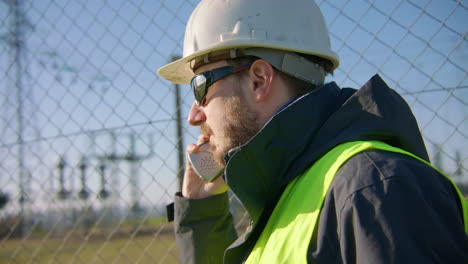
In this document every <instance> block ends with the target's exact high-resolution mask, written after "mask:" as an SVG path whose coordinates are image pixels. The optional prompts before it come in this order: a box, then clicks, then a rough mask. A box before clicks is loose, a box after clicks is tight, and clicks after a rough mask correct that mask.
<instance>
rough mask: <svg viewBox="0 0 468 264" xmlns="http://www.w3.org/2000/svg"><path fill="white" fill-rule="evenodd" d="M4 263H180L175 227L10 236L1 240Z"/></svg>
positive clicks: (0, 259)
mask: <svg viewBox="0 0 468 264" xmlns="http://www.w3.org/2000/svg"><path fill="white" fill-rule="evenodd" d="M0 263H2V264H3V263H86V264H88V263H96V264H98V263H103V264H110V263H169V264H170V263H178V253H177V248H176V244H175V239H174V235H173V232H172V229H171V228H167V230H162V231H160V232H159V233H155V232H148V233H145V232H142V233H140V234H137V235H130V234H126V235H125V234H113V235H112V236H109V235H101V236H99V235H94V236H88V237H80V236H76V235H72V236H68V237H67V238H47V239H44V238H39V237H38V238H28V239H27V240H21V239H9V240H4V241H2V242H1V243H0Z"/></svg>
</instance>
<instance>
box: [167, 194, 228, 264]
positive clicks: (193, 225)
mask: <svg viewBox="0 0 468 264" xmlns="http://www.w3.org/2000/svg"><path fill="white" fill-rule="evenodd" d="M174 209H175V212H174V213H175V215H174V224H175V234H176V241H177V246H178V249H179V255H180V259H181V263H208V264H209V263H222V262H223V256H224V251H225V249H226V248H227V247H228V246H229V245H230V244H231V243H232V242H233V241H234V240H235V239H236V238H237V234H236V231H235V228H234V225H233V220H232V215H231V213H230V211H229V198H228V194H227V192H226V193H223V194H220V195H215V196H212V197H208V198H204V199H186V198H184V197H182V196H181V195H180V194H176V197H175V201H174Z"/></svg>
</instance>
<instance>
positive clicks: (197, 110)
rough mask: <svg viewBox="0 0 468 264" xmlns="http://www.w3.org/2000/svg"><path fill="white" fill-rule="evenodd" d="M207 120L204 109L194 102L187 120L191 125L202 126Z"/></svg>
mask: <svg viewBox="0 0 468 264" xmlns="http://www.w3.org/2000/svg"><path fill="white" fill-rule="evenodd" d="M205 121H206V114H205V112H204V111H203V109H202V108H201V107H200V106H198V105H197V103H195V102H193V104H192V107H191V108H190V112H189V115H188V119H187V122H188V123H189V125H191V126H201V125H202V124H203V123H205Z"/></svg>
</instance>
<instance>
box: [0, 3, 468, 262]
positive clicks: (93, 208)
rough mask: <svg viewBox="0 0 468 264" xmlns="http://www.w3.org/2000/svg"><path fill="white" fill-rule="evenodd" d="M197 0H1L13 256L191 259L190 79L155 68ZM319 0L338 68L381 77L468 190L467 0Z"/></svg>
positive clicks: (0, 179)
mask: <svg viewBox="0 0 468 264" xmlns="http://www.w3.org/2000/svg"><path fill="white" fill-rule="evenodd" d="M198 2H199V1H197V0H132V1H128V0H115V1H106V0H99V1H98V0H96V1H87V0H73V1H71V0H70V1H50V0H49V1H46V0H37V1H36V0H34V1H32V0H0V74H1V78H0V100H1V111H2V113H1V115H0V116H1V119H0V129H1V137H0V160H1V163H0V207H1V209H0V262H2V263H8V262H11V263H110V262H112V263H177V262H178V257H177V255H178V254H177V248H176V244H175V241H174V237H173V229H172V224H169V223H166V221H165V205H166V204H167V203H169V202H171V200H172V199H173V194H174V193H175V192H176V191H177V189H178V188H179V184H180V183H179V182H178V180H177V178H178V177H177V175H179V174H180V171H181V170H180V169H179V168H180V149H181V148H183V149H185V144H187V143H191V142H195V141H196V138H197V136H198V129H197V128H191V127H189V126H188V125H187V124H185V122H184V121H183V122H179V120H180V119H179V116H181V117H182V120H185V117H186V115H187V112H188V109H189V107H190V105H191V103H192V100H193V99H192V95H191V92H190V91H189V89H188V87H185V86H181V87H175V86H174V85H173V84H171V83H169V82H167V81H165V80H163V79H161V78H159V77H157V76H156V74H155V71H156V69H157V68H159V67H160V66H162V65H164V64H166V63H167V62H169V61H171V60H172V59H173V57H174V56H179V55H180V53H181V50H182V43H183V35H184V27H185V23H186V21H187V20H188V17H189V16H190V13H191V11H192V10H193V9H194V8H195V6H196V5H197V4H198ZM317 2H318V4H319V5H320V7H321V9H322V11H323V12H324V14H325V18H326V21H327V23H328V25H329V30H330V33H331V41H332V46H333V49H334V50H335V51H336V52H337V53H338V54H339V55H340V58H341V66H340V68H339V69H338V70H337V71H336V72H335V74H334V76H333V78H330V80H334V81H336V82H337V83H338V84H339V85H341V86H349V87H360V86H361V85H363V84H364V83H365V82H366V81H367V80H368V79H369V78H370V77H371V76H372V75H374V74H375V73H379V74H380V75H381V76H382V77H383V78H384V79H385V81H386V82H387V83H388V84H389V85H390V86H391V87H393V88H394V89H396V90H397V91H398V92H400V93H401V94H402V95H403V96H404V97H405V99H406V100H407V101H408V103H409V104H410V105H411V107H412V109H413V111H414V113H415V114H416V117H417V119H418V122H419V125H420V127H421V129H422V132H423V135H424V139H425V141H426V144H427V147H428V149H429V152H430V154H431V158H432V160H433V162H434V163H435V165H437V166H438V167H439V168H441V169H442V170H444V171H445V172H446V173H447V174H449V175H450V176H451V177H453V179H454V180H455V181H456V182H457V183H458V184H459V185H460V186H461V187H462V188H465V187H466V186H467V185H468V170H467V168H468V152H467V151H468V141H467V136H468V133H467V126H468V121H467V116H468V115H467V104H468V89H467V84H468V80H467V61H468V49H467V48H468V46H467V44H468V41H467V26H466V25H467V24H466V18H467V17H468V12H467V2H466V1H454V0H433V1H430V0H406V1H372V0H353V1H349V0H348V1H344V0H330V1H321V0H317ZM285 3H286V2H285ZM286 11H287V9H285V12H286ZM176 91H177V96H176ZM464 186H465V187H464ZM463 190H464V193H465V194H468V191H467V189H463ZM233 204H234V205H233V211H234V212H236V217H237V218H236V219H237V222H238V223H239V230H241V229H242V224H241V223H243V222H244V221H243V218H242V213H239V212H242V210H241V208H240V206H236V203H233Z"/></svg>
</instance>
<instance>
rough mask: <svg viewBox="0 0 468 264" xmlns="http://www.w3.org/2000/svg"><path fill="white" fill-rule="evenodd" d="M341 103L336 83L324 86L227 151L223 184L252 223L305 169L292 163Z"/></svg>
mask: <svg viewBox="0 0 468 264" xmlns="http://www.w3.org/2000/svg"><path fill="white" fill-rule="evenodd" d="M342 103H343V101H342V100H340V89H339V88H338V86H337V85H336V84H335V83H329V84H327V85H324V86H322V87H321V88H319V89H317V90H315V91H313V92H311V93H309V94H307V95H305V96H303V97H301V98H299V99H297V100H296V101H295V102H293V103H291V104H290V105H288V106H287V107H285V108H284V109H282V110H281V111H280V112H278V113H277V114H276V115H275V116H273V117H272V118H271V119H270V120H269V121H268V122H267V124H266V125H265V126H264V127H263V128H262V129H261V130H260V132H259V133H258V134H257V135H256V136H254V137H253V138H252V139H251V140H250V141H249V142H248V143H247V144H245V145H243V146H241V147H238V148H236V149H233V150H231V151H230V152H229V153H228V154H227V158H226V160H227V161H228V162H227V166H226V171H225V172H226V173H225V180H226V183H227V184H228V185H229V187H230V188H231V190H232V191H233V192H234V193H235V194H236V195H237V197H238V198H239V200H240V201H241V202H242V203H243V205H244V206H245V208H246V209H247V211H248V212H249V214H250V217H251V218H252V221H253V224H254V226H255V225H256V224H257V223H258V222H259V219H260V217H261V215H262V213H263V211H264V210H265V208H268V207H271V206H272V205H274V204H276V199H278V197H279V195H280V193H281V192H282V191H283V189H284V187H285V186H286V185H287V184H288V183H289V182H290V181H291V180H292V179H293V178H294V177H296V176H297V174H298V172H300V171H302V170H304V169H305V168H306V166H307V164H303V166H299V167H295V166H294V165H295V163H297V161H298V160H301V156H302V155H303V150H304V148H306V146H307V145H308V144H310V140H312V139H313V138H314V135H315V134H316V133H317V132H318V129H319V128H320V127H321V126H322V124H323V123H324V122H325V121H326V120H327V119H328V117H329V115H330V114H331V113H333V112H334V111H336V109H338V108H339V106H340V105H341V104H342ZM308 164H309V163H308ZM292 167H295V169H294V170H291V168H292Z"/></svg>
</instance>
